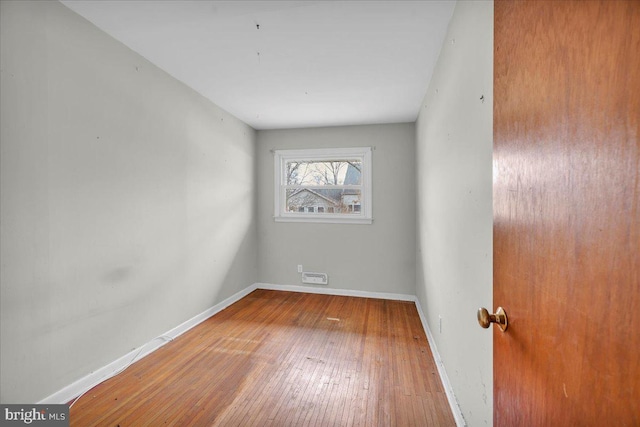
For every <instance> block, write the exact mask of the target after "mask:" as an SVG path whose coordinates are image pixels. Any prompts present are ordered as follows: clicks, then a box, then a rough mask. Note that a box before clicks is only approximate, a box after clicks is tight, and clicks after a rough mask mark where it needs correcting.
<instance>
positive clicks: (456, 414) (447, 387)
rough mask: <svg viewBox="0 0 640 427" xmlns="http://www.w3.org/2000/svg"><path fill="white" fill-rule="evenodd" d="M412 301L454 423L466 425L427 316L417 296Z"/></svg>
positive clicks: (460, 426)
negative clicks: (425, 335)
mask: <svg viewBox="0 0 640 427" xmlns="http://www.w3.org/2000/svg"><path fill="white" fill-rule="evenodd" d="M414 301H415V303H416V308H417V309H418V315H419V316H420V321H421V322H422V327H423V328H424V331H425V332H426V334H427V341H429V347H430V348H431V354H432V355H433V360H434V362H435V363H436V367H437V368H438V374H439V375H440V380H441V381H442V386H443V387H444V392H445V393H446V394H447V400H448V401H449V406H450V407H451V412H453V418H454V419H455V421H456V425H457V426H458V427H463V426H466V425H467V423H466V421H465V420H464V417H463V416H462V411H461V410H460V406H459V405H458V400H457V399H456V396H455V394H454V393H453V387H452V386H451V382H450V381H449V376H448V375H447V371H446V370H445V369H444V363H442V359H441V358H440V353H438V348H437V347H436V341H435V339H434V338H433V334H432V333H431V329H430V328H429V324H428V323H427V318H426V317H425V315H424V312H423V311H422V306H420V301H418V298H417V297H414Z"/></svg>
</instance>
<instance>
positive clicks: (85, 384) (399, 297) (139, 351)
mask: <svg viewBox="0 0 640 427" xmlns="http://www.w3.org/2000/svg"><path fill="white" fill-rule="evenodd" d="M256 289H268V290H276V291H289V292H306V293H312V294H324V295H343V296H353V297H364V298H377V299H388V300H396V301H413V302H415V304H416V308H417V310H418V315H419V316H420V321H421V322H422V327H423V328H424V330H425V332H426V334H427V340H428V341H429V347H430V348H431V353H432V354H433V359H434V361H435V363H436V367H437V368H438V374H439V375H440V379H441V381H442V385H443V386H444V390H445V393H446V395H447V399H448V401H449V406H450V407H451V411H452V412H453V417H454V419H455V421H456V425H458V426H460V427H462V426H466V423H465V421H464V418H463V416H462V412H461V411H460V407H459V406H458V402H457V400H456V397H455V395H454V393H453V388H452V387H451V383H450V381H449V377H448V376H447V372H446V371H445V369H444V365H443V363H442V359H441V358H440V354H439V353H438V350H437V348H436V344H435V340H434V339H433V335H432V334H431V330H430V329H429V325H428V324H427V321H426V318H425V316H424V312H423V311H422V307H421V306H420V301H418V299H417V297H416V296H415V295H407V294H394V293H386V292H368V291H358V290H350V289H335V288H326V287H322V288H321V287H313V286H295V285H275V284H272V283H254V284H253V285H250V286H248V287H246V288H245V289H243V290H241V291H240V292H237V293H235V294H234V295H232V296H230V297H229V298H226V299H225V300H223V301H221V302H219V303H218V304H216V305H214V306H212V307H210V308H208V309H207V310H205V311H203V312H202V313H200V314H198V315H196V316H194V317H192V318H191V319H189V320H187V321H186V322H183V323H181V324H180V325H178V326H176V327H175V328H173V329H171V330H169V331H167V332H166V333H164V334H162V335H160V336H159V337H157V338H154V339H153V340H151V341H149V342H148V343H146V344H144V345H142V346H140V347H138V348H136V349H134V350H132V351H130V352H129V353H127V354H125V355H124V356H122V357H120V358H118V359H117V360H115V361H113V362H111V363H109V364H108V365H106V366H103V367H102V368H99V369H97V370H95V371H93V372H91V373H90V374H88V375H86V376H84V377H82V378H80V379H79V380H77V381H75V382H74V383H72V384H70V385H68V386H66V387H64V388H63V389H61V390H59V391H57V392H55V393H53V394H52V395H50V396H48V397H46V398H44V399H42V400H41V401H40V402H38V404H47V403H50V404H53V403H67V402H69V401H71V400H73V399H75V398H76V397H77V396H79V395H81V394H82V393H84V392H85V391H86V390H89V389H91V388H93V387H95V386H96V385H98V384H100V383H101V382H103V381H105V380H106V379H108V378H110V377H111V376H112V375H113V374H114V373H116V372H118V371H119V370H121V369H123V368H124V367H126V366H127V365H129V364H131V362H132V361H133V359H134V358H135V360H136V361H138V360H140V359H142V358H143V357H145V356H147V355H148V354H150V353H152V352H154V351H155V350H157V349H159V348H160V347H162V346H163V345H165V344H166V343H167V341H162V340H160V339H159V338H162V337H169V338H172V339H173V338H176V337H178V336H180V335H182V334H183V333H185V332H187V331H188V330H189V329H191V328H193V327H195V326H197V325H199V324H200V323H202V322H204V321H205V320H207V319H208V318H209V317H211V316H213V315H214V314H216V313H218V312H220V311H222V310H224V309H225V308H227V307H228V306H230V305H231V304H233V303H235V302H236V301H238V300H240V299H242V298H244V297H245V296H247V295H249V294H250V293H251V292H253V291H255V290H256Z"/></svg>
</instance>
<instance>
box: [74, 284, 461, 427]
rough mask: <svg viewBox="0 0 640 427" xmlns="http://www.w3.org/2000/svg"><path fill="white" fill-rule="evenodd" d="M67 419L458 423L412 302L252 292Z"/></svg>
mask: <svg viewBox="0 0 640 427" xmlns="http://www.w3.org/2000/svg"><path fill="white" fill-rule="evenodd" d="M70 422H71V426H118V425H119V426H121V427H127V426H134V427H137V426H160V425H166V426H243V427H244V426H260V427H262V426H274V427H281V426H323V427H324V426H333V425H335V426H411V425H415V426H454V425H455V422H454V419H453V416H452V414H451V410H450V408H449V405H448V402H447V400H446V396H445V394H444V390H443V388H442V384H441V382H440V380H439V378H438V376H437V374H436V367H435V363H434V362H433V359H432V357H431V352H430V349H429V345H428V342H427V340H426V335H425V333H424V330H422V324H421V322H420V318H419V316H418V312H417V310H416V307H415V305H414V304H413V303H411V302H403V301H389V300H380V299H369V298H356V297H346V296H332V295H317V294H305V293H294V292H282V291H269V290H256V291H254V292H252V293H251V294H249V295H248V296H246V297H245V298H243V299H241V300H240V301H238V302H236V303H235V304H233V305H231V306H230V307H228V308H226V309H225V310H223V311H221V312H220V313H218V314H216V315H215V316H213V317H211V318H209V319H208V320H206V321H205V322H203V323H201V324H200V325H198V326H196V327H195V328H193V329H191V330H190V331H188V332H186V333H185V334H183V335H182V336H180V337H178V338H176V339H175V340H174V341H172V342H170V343H168V344H166V345H165V346H163V347H161V348H159V349H158V350H156V351H155V352H153V353H152V354H150V355H149V356H147V357H145V358H144V359H142V360H140V361H139V362H137V363H135V364H133V365H132V366H131V367H130V368H129V369H127V370H126V371H124V372H123V373H121V374H119V375H118V376H116V377H114V378H112V379H110V380H108V381H106V382H104V383H102V384H100V385H99V386H97V387H95V388H94V389H93V390H91V391H90V392H89V393H87V394H86V395H85V396H83V397H82V398H81V399H80V400H79V401H78V402H77V403H76V404H75V405H74V406H73V407H72V408H71V414H70Z"/></svg>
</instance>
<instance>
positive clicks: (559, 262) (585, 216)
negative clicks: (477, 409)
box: [493, 0, 640, 427]
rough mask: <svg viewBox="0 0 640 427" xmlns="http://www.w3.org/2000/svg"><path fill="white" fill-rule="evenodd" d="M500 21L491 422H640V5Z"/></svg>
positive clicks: (560, 9)
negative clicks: (500, 321) (504, 321)
mask: <svg viewBox="0 0 640 427" xmlns="http://www.w3.org/2000/svg"><path fill="white" fill-rule="evenodd" d="M494 19H495V30H494V31H495V43H494V55H495V57H494V58H495V59H494V61H495V62H494V160H493V161H494V191H493V197H494V202H493V203H494V307H497V306H502V307H504V308H505V310H506V312H507V315H508V319H509V328H508V330H507V331H506V332H504V333H503V332H501V331H500V330H499V329H498V328H493V329H494V332H493V333H494V384H495V385H494V409H495V410H494V424H495V426H509V427H511V426H541V425H547V426H589V425H593V426H596V425H597V426H625V425H626V426H640V284H639V282H640V277H639V270H640V267H639V265H640V250H639V246H640V235H639V227H638V223H639V222H640V201H639V199H640V172H639V170H640V142H639V136H640V1H613V0H604V1H575V2H572V1H526V2H525V1H513V2H511V1H500V0H497V1H496V2H495V15H494Z"/></svg>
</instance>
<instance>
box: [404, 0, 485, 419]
mask: <svg viewBox="0 0 640 427" xmlns="http://www.w3.org/2000/svg"><path fill="white" fill-rule="evenodd" d="M492 95H493V3H492V2H487V1H482V2H479V1H478V2H476V1H459V2H458V3H457V5H456V8H455V11H454V13H453V17H452V19H451V22H450V24H449V29H448V33H447V37H446V40H445V43H444V45H443V47H442V51H441V53H440V58H439V60H438V63H437V65H436V69H435V72H434V75H433V78H432V80H431V83H430V85H429V89H428V91H427V94H426V96H425V99H424V103H423V106H422V109H421V111H420V115H419V117H418V121H417V124H416V135H417V148H416V150H417V163H418V166H417V169H418V170H417V175H418V273H417V278H418V285H417V296H418V298H419V300H420V303H421V305H422V307H423V309H424V310H425V312H426V317H427V321H428V323H429V327H430V329H431V331H432V332H433V335H434V337H435V341H436V345H437V348H438V351H439V352H440V356H441V357H442V360H443V363H444V366H445V369H446V371H447V374H448V376H449V379H450V381H451V383H452V385H453V389H454V392H455V394H456V396H457V399H458V401H459V403H460V406H461V409H462V413H463V416H464V417H465V419H466V421H467V423H468V425H470V426H478V425H491V424H492V418H493V416H492V413H493V412H492V406H493V402H492V395H493V381H492V379H493V370H492V331H490V330H489V331H486V330H483V329H481V328H480V327H479V326H478V324H477V322H476V310H477V308H478V307H479V306H485V307H487V308H491V307H492V294H493V291H492V274H493V272H492V271H493V270H492V262H493V259H492V252H493V247H492V190H491V186H492V159H491V156H492V143H493V125H492V123H493V111H492V105H493V96H492ZM481 97H484V98H483V100H481V99H480V98H481ZM439 316H441V317H442V330H441V331H440V325H439Z"/></svg>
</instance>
